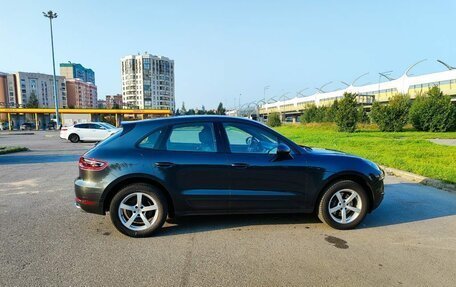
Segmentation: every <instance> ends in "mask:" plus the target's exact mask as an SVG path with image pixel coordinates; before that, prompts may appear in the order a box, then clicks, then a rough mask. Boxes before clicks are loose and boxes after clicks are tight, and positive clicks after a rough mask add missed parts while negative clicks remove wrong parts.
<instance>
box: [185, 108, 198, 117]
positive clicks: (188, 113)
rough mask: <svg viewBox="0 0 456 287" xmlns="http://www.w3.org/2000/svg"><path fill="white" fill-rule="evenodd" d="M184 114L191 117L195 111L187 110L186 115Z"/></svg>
mask: <svg viewBox="0 0 456 287" xmlns="http://www.w3.org/2000/svg"><path fill="white" fill-rule="evenodd" d="M185 114H186V115H189V116H193V115H195V114H196V113H195V110H194V109H190V110H188V111H187V113H185Z"/></svg>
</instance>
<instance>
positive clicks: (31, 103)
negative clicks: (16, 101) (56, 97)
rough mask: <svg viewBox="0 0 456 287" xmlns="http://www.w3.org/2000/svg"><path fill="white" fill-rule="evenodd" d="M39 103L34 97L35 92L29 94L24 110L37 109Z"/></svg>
mask: <svg viewBox="0 0 456 287" xmlns="http://www.w3.org/2000/svg"><path fill="white" fill-rule="evenodd" d="M38 106H39V102H38V98H37V97H36V95H35V92H31V94H30V97H29V99H28V101H27V104H26V105H25V107H26V108H32V109H33V108H38Z"/></svg>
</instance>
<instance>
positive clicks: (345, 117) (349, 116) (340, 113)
mask: <svg viewBox="0 0 456 287" xmlns="http://www.w3.org/2000/svg"><path fill="white" fill-rule="evenodd" d="M356 96H357V95H356V94H352V93H344V98H343V99H342V100H340V102H339V103H338V108H337V113H336V124H337V126H338V127H339V131H342V132H354V131H355V130H356V124H357V123H358V108H357V102H356Z"/></svg>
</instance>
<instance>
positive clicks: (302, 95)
mask: <svg viewBox="0 0 456 287" xmlns="http://www.w3.org/2000/svg"><path fill="white" fill-rule="evenodd" d="M308 89H309V88H304V89H302V90H299V91H296V98H299V96H301V97H307V95H304V94H303V93H302V92H304V91H306V90H308Z"/></svg>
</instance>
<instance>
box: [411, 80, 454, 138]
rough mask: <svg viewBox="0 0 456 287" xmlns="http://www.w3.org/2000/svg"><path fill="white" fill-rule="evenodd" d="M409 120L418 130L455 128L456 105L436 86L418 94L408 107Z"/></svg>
mask: <svg viewBox="0 0 456 287" xmlns="http://www.w3.org/2000/svg"><path fill="white" fill-rule="evenodd" d="M409 118H410V121H411V123H412V125H413V127H414V128H416V129H417V130H420V131H431V132H445V131H452V130H455V129H456V106H455V105H453V104H452V103H451V98H450V97H449V96H446V95H443V93H442V92H441V91H440V89H439V88H438V87H433V88H431V89H430V90H429V91H428V92H427V93H426V94H424V95H419V96H417V97H416V99H415V101H414V102H413V104H412V107H411V108H410V114H409Z"/></svg>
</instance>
